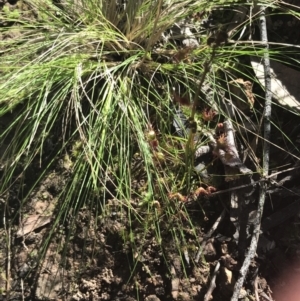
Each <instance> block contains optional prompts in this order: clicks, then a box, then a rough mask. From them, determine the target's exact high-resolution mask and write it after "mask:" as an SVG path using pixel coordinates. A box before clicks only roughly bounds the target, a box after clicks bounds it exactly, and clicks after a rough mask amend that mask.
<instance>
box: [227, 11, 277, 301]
mask: <svg viewBox="0 0 300 301" xmlns="http://www.w3.org/2000/svg"><path fill="white" fill-rule="evenodd" d="M265 9H266V8H265V7H264V6H262V7H261V8H260V34H261V40H262V42H263V44H264V46H265V52H264V58H263V63H264V73H265V89H266V91H265V98H266V99H265V110H264V115H263V118H264V144H263V154H264V157H263V176H264V177H266V176H267V175H268V172H269V154H270V145H269V143H268V142H267V141H269V140H270V132H271V123H270V117H271V102H272V94H271V74H270V59H269V52H268V50H269V46H268V37H267V25H266V17H265ZM266 191H267V183H266V182H263V183H261V185H260V190H259V202H258V208H257V222H256V224H255V225H254V230H253V234H252V239H251V243H250V247H249V250H248V253H247V256H246V258H245V260H244V262H243V265H242V267H241V269H240V275H239V278H238V280H237V282H236V284H235V286H234V291H233V295H232V297H231V301H238V298H239V294H240V291H241V288H242V286H243V283H244V280H245V277H246V275H247V272H248V269H249V266H250V263H251V260H252V259H253V258H254V256H255V253H256V249H257V244H258V238H259V232H260V225H261V217H262V213H263V207H264V203H265V198H266Z"/></svg>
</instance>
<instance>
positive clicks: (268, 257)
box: [0, 1, 300, 301]
mask: <svg viewBox="0 0 300 301" xmlns="http://www.w3.org/2000/svg"><path fill="white" fill-rule="evenodd" d="M0 6H2V10H3V7H8V8H9V10H11V11H13V10H14V9H18V10H20V7H23V6H20V2H18V1H7V2H6V1H0ZM275 22H276V24H275V25H276V26H279V27H276V34H275V31H273V32H271V34H270V36H271V37H272V38H273V39H274V41H275V40H276V41H278V40H279V38H278V37H279V36H280V37H282V36H284V37H285V41H286V42H287V43H291V42H293V43H294V44H299V30H298V29H297V30H296V28H299V20H296V21H293V22H295V23H290V20H285V19H284V18H282V19H280V20H277V19H276V20H274V23H275ZM285 22H286V24H285ZM277 23H278V24H277ZM4 25H5V24H1V26H4ZM286 28H292V29H293V30H286ZM2 38H3V37H2ZM274 116H275V118H276V116H280V121H281V125H280V126H281V129H282V130H283V131H284V132H286V133H289V138H290V139H292V140H293V141H294V143H295V145H296V146H297V147H299V148H300V136H299V134H298V133H299V117H295V116H293V115H290V114H289V113H284V114H282V112H281V111H280V109H279V108H278V109H274ZM8 118H10V117H8ZM5 122H6V120H5V119H2V120H0V124H2V125H3V124H5ZM291 129H293V130H291ZM272 141H273V142H274V143H276V144H278V145H280V146H281V147H282V148H283V150H280V149H278V148H271V158H275V159H274V160H275V161H276V160H277V158H282V162H280V164H277V166H278V165H282V166H286V165H287V164H288V166H289V167H297V166H298V165H299V162H298V161H297V160H296V159H295V158H293V157H292V156H288V155H286V152H285V151H284V148H285V141H284V138H283V137H282V135H281V134H280V133H279V132H278V131H277V130H276V129H274V130H273V132H272ZM0 148H4V145H2V146H1V147H0ZM0 153H1V149H0ZM272 160H273V159H272ZM275 163H278V162H274V164H275ZM283 169H284V168H283ZM283 169H281V170H283ZM39 173H40V170H39V164H38V162H37V164H36V165H34V166H32V167H31V170H30V172H29V174H28V182H29V183H31V182H33V181H34V179H35V178H36V177H37V175H38V174H39ZM70 176H71V173H70V169H69V166H68V164H67V161H66V160H64V158H60V159H59V160H57V163H56V165H55V166H54V167H53V169H52V170H51V172H49V173H48V174H47V175H46V177H45V178H44V180H43V181H42V183H40V184H39V185H38V187H36V188H35V189H34V190H33V191H32V192H31V197H30V202H28V203H26V205H25V206H24V207H22V208H20V204H21V203H22V202H21V201H20V199H19V193H18V191H15V190H14V188H12V190H11V191H10V192H9V193H8V194H7V195H4V196H1V198H0V214H1V221H0V301H1V300H15V301H17V300H28V301H29V300H31V301H41V300H74V301H83V300H93V301H95V300H126V301H135V300H146V301H159V300H161V301H169V300H170V301H171V300H185V301H188V300H206V299H205V295H206V294H207V292H208V290H209V288H211V287H212V286H213V280H214V277H213V275H214V270H215V268H216V266H217V265H218V263H220V265H221V266H220V268H219V271H218V273H217V274H216V279H215V285H216V288H215V289H214V290H213V293H212V299H210V300H216V301H226V300H230V297H231V295H232V292H233V287H234V283H235V280H236V279H237V277H238V271H239V268H240V267H241V263H242V262H241V261H240V260H239V258H238V251H237V246H236V242H235V241H234V240H233V239H232V236H233V234H234V232H235V230H234V226H233V224H232V223H231V221H230V218H229V214H228V212H227V211H226V210H228V206H229V204H228V195H227V194H224V195H221V196H215V197H203V198H202V199H201V202H195V203H189V204H187V205H186V208H185V210H187V211H188V212H189V213H190V217H191V219H192V222H193V227H191V225H190V224H189V222H188V220H186V219H185V218H184V210H183V215H182V216H174V221H172V220H170V221H164V216H163V215H162V216H160V217H159V219H160V222H161V225H163V226H162V227H161V228H160V229H161V233H159V237H160V240H161V242H163V243H159V242H158V241H157V235H155V228H149V229H147V226H146V225H145V224H143V222H141V221H139V220H130V214H129V212H128V211H126V210H124V208H121V207H120V204H119V203H118V202H117V201H116V200H114V199H113V198H111V199H107V200H106V203H105V204H101V205H102V207H101V206H100V205H99V208H100V207H101V211H100V210H99V208H97V207H94V208H89V207H83V208H80V209H78V210H77V209H75V208H77V207H76V206H75V207H74V210H73V211H72V210H70V212H68V213H67V214H66V215H65V216H63V217H61V219H60V220H61V221H63V222H60V223H57V220H56V219H55V218H54V216H57V215H59V212H57V211H56V210H57V209H56V208H57V206H56V205H57V202H58V197H59V194H60V193H61V191H62V189H63V187H64V183H65V182H66V181H67V180H68V177H70ZM299 176H300V172H299V171H298V169H295V170H293V171H287V172H286V173H283V174H280V175H279V176H278V178H277V179H276V183H280V182H282V183H283V185H279V184H276V183H275V182H274V183H270V189H269V193H268V197H267V200H266V206H265V211H264V216H263V224H262V225H263V229H264V233H263V234H262V235H261V236H260V244H259V248H258V250H257V255H256V257H255V260H253V262H252V263H251V265H250V270H249V275H248V277H247V281H246V282H245V285H244V288H243V290H242V292H241V299H242V300H256V301H258V300H276V301H285V300H286V301H297V300H300V299H299V298H300V297H297V296H300V288H299V285H298V284H297V283H299V282H300V197H299V194H300V185H299ZM135 181H136V182H135V183H132V185H137V184H138V183H137V182H139V181H140V179H135ZM141 185H142V184H141ZM7 198H8V199H9V202H7V201H6V200H7ZM99 202H100V201H99ZM7 204H8V205H7ZM133 207H134V208H135V209H136V210H137V211H139V210H140V212H139V213H140V214H141V216H143V214H144V213H143V212H142V209H141V208H140V207H139V206H137V205H136V204H135V205H133ZM223 210H224V218H223V219H222V221H221V222H220V224H219V225H218V227H217V229H216V230H215V231H214V233H213V234H212V235H211V236H210V237H209V238H207V233H208V232H209V230H210V229H211V228H212V226H213V224H214V223H215V222H216V220H217V219H218V218H219V217H220V215H221V214H222V212H223ZM7 212H9V213H10V216H14V218H15V219H14V220H13V222H12V225H11V226H9V225H8V223H7V221H6V219H5V216H6V215H5V214H7ZM16 212H19V213H18V214H14V213H16ZM283 212H284V214H283ZM143 217H144V220H147V218H148V217H147V218H146V217H145V216H143ZM175 220H176V222H175ZM178 220H180V223H181V225H182V229H183V230H182V231H183V234H184V235H183V236H184V237H185V244H184V247H183V246H182V244H181V242H179V241H176V239H175V238H176V237H177V236H176V235H175V234H176V231H177V229H176V228H175V225H177V223H178ZM53 229H54V230H55V231H54V232H53V233H54V235H53V233H52V232H51V231H52V230H53ZM130 229H134V230H135V233H134V239H132V238H131V233H130ZM145 229H146V231H145ZM7 233H9V234H10V235H9V237H10V239H11V241H7V239H8V235H7ZM50 237H51V239H50ZM199 245H201V246H203V252H202V253H201V256H200V259H199V261H198V262H196V260H195V257H196V256H197V254H198V252H199V247H198V246H199ZM41 258H42V261H40V259H41ZM297 298H298V299H297Z"/></svg>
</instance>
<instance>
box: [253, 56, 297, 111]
mask: <svg viewBox="0 0 300 301" xmlns="http://www.w3.org/2000/svg"><path fill="white" fill-rule="evenodd" d="M251 65H252V67H253V70H254V73H255V75H256V77H257V79H258V80H259V82H260V84H261V85H262V86H263V87H264V86H265V76H264V66H263V64H262V59H261V58H256V57H251ZM299 82H300V72H299V71H297V70H295V69H292V68H290V67H287V66H286V65H284V64H281V63H279V62H275V61H273V60H271V92H272V97H273V98H274V99H275V100H276V101H277V102H278V103H279V104H280V105H282V106H285V107H289V108H290V109H291V110H293V111H296V112H298V113H299V112H300V102H299V95H300V85H299Z"/></svg>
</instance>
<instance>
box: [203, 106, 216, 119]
mask: <svg viewBox="0 0 300 301" xmlns="http://www.w3.org/2000/svg"><path fill="white" fill-rule="evenodd" d="M216 115H217V113H216V111H214V110H213V109H211V108H210V109H209V108H205V109H204V110H203V111H202V119H203V120H204V121H212V120H213V119H214V118H215V116H216Z"/></svg>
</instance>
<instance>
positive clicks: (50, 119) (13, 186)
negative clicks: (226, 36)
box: [0, 0, 263, 254]
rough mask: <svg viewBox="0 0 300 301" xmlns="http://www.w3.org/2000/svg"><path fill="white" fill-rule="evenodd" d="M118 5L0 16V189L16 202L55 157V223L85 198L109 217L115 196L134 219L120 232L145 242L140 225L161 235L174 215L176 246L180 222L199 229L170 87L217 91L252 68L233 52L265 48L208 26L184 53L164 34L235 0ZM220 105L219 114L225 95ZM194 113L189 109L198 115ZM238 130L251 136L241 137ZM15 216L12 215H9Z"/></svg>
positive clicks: (35, 8) (189, 152)
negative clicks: (213, 33) (211, 34)
mask: <svg viewBox="0 0 300 301" xmlns="http://www.w3.org/2000/svg"><path fill="white" fill-rule="evenodd" d="M121 2H122V1H111V0H107V1H105V0H103V1H94V0H86V1H67V0H66V1H59V3H58V4H56V5H55V4H53V3H54V1H53V2H52V1H38V0H35V1H28V2H27V1H23V2H22V5H23V6H22V7H20V12H19V14H20V15H21V16H20V15H19V14H18V16H17V17H15V15H14V14H7V18H8V20H6V21H7V24H8V25H7V26H4V27H1V29H0V30H1V34H2V36H8V37H10V38H9V39H2V40H1V41H0V53H1V63H0V66H1V68H0V70H1V78H0V116H1V118H3V120H5V124H4V125H3V129H2V132H1V134H0V137H1V144H2V145H1V153H2V157H1V164H2V171H1V184H0V194H1V195H5V196H6V197H7V201H6V202H7V206H12V204H11V202H12V201H11V199H10V197H9V196H10V195H11V194H12V190H13V191H14V193H16V194H17V197H18V199H19V200H20V204H19V208H22V207H24V206H26V203H27V202H28V201H30V195H31V193H32V191H33V190H34V189H35V188H36V187H37V186H38V185H39V183H40V182H41V181H42V180H43V178H44V177H46V176H47V175H49V173H51V172H53V170H55V169H59V167H58V166H60V168H61V169H60V170H59V172H62V173H64V175H65V176H64V179H65V181H64V183H63V184H62V185H63V187H61V189H60V190H59V195H58V196H57V198H58V200H57V204H56V207H57V208H56V210H55V213H54V214H55V222H54V223H53V231H55V229H56V226H57V225H58V224H60V223H61V222H63V221H64V220H66V219H67V218H68V216H69V214H70V210H71V209H72V212H73V214H74V215H75V216H76V214H77V213H78V212H79V210H81V208H83V207H88V208H90V210H91V212H92V213H93V214H94V216H99V215H101V216H102V217H103V218H104V214H105V213H107V210H108V209H107V208H108V207H109V206H107V204H108V203H109V200H111V199H114V200H116V201H117V202H118V204H119V205H120V210H121V211H122V210H123V211H125V212H126V215H127V216H128V224H129V227H128V229H122V231H121V232H122V233H120V237H121V236H123V238H124V239H125V240H126V241H129V242H130V244H131V247H133V248H134V246H135V245H136V246H138V247H140V245H139V244H136V242H135V240H136V237H135V233H134V228H136V227H139V228H140V229H144V232H143V233H144V237H146V235H147V233H148V232H149V231H150V232H151V233H156V238H157V242H158V243H159V244H163V241H162V233H161V231H162V230H163V229H164V228H162V227H161V225H162V223H164V225H166V224H168V223H169V224H168V226H167V228H168V227H169V228H168V229H170V233H171V234H172V236H173V238H174V241H176V242H177V243H178V246H179V247H178V250H179V251H180V252H183V251H182V250H183V249H182V248H187V247H190V246H188V242H187V241H185V240H186V238H185V234H184V227H186V225H183V224H184V223H185V222H183V220H185V221H187V224H188V227H189V228H190V229H191V231H193V229H194V228H193V221H192V219H191V218H190V217H189V212H188V210H187V209H186V208H185V207H184V206H182V200H181V199H180V197H181V194H185V195H187V194H189V193H190V192H192V191H194V190H195V189H197V188H198V187H199V186H200V184H199V182H197V181H199V179H197V180H191V176H192V174H193V173H194V171H193V167H194V166H193V156H194V154H193V150H195V146H191V143H192V140H193V139H192V137H191V136H190V137H188V138H189V139H185V138H184V137H175V136H172V130H171V125H172V122H173V120H174V110H173V103H172V102H173V98H174V89H173V88H174V87H175V88H177V87H179V86H180V88H181V89H183V90H184V92H183V93H184V95H185V96H184V97H186V98H189V99H192V100H194V103H196V102H198V97H197V95H198V94H199V99H200V93H199V91H200V88H202V85H203V83H204V80H205V81H208V82H210V83H211V85H212V86H213V87H215V88H216V90H217V89H219V90H224V89H225V87H226V85H227V84H226V83H227V82H229V81H230V80H234V79H235V78H236V77H237V76H240V75H241V74H243V72H245V73H244V75H245V76H247V77H249V73H247V71H246V67H245V69H244V71H241V65H242V63H241V62H240V61H239V66H238V67H237V65H236V62H237V58H240V57H245V56H246V55H247V56H248V55H251V54H256V55H262V53H263V52H262V51H261V52H259V50H258V49H256V48H255V49H253V48H251V47H250V46H249V44H241V45H240V44H236V45H235V46H234V47H233V45H232V44H226V45H225V43H224V44H222V43H221V44H220V43H218V42H217V43H215V42H213V43H214V45H211V44H210V43H208V44H210V45H208V44H207V42H206V40H207V36H206V33H205V32H202V33H201V35H200V36H199V37H198V39H199V40H200V41H201V43H200V46H199V47H197V48H195V49H189V50H188V51H186V52H185V51H183V52H180V49H178V46H176V44H175V43H172V42H170V41H169V42H167V43H166V42H164V41H163V40H162V34H163V33H165V32H166V31H167V30H168V29H170V28H171V27H172V26H173V25H174V23H176V22H180V21H182V20H184V18H186V17H189V16H192V15H193V14H195V13H197V12H205V11H207V12H209V11H210V10H211V9H213V8H218V7H221V6H223V7H226V5H229V4H230V5H234V4H235V2H236V1H230V3H228V1H227V3H226V5H225V6H224V4H223V3H221V1H218V3H217V2H216V1H213V2H211V3H207V1H204V2H202V1H191V0H185V1H182V0H174V1H168V0H157V1H151V0H140V1H124V3H121ZM240 5H241V4H240ZM246 73H247V75H246ZM202 76H203V80H202ZM224 83H225V84H224ZM176 93H177V92H176ZM178 93H179V94H180V93H181V92H178ZM181 96H182V95H180V97H181ZM218 101H219V102H218ZM207 105H211V104H207ZM215 105H216V106H217V107H218V110H219V111H220V112H223V113H224V115H226V112H225V111H224V108H223V106H222V101H221V98H218V97H216V104H215ZM195 110H196V106H194V107H193V108H192V110H190V109H189V110H188V112H187V114H190V115H192V117H194V115H195ZM239 112H240V116H239V118H238V119H237V120H234V122H236V123H241V128H244V126H243V124H242V122H243V116H244V115H245V114H244V113H243V111H242V110H240V111H239ZM188 117H189V116H188ZM201 118H202V117H201V115H200V117H199V118H198V122H200V123H201V125H202V126H203V127H206V126H207V125H206V124H205V122H204V121H203V119H201ZM259 118H260V115H259V112H257V119H259ZM255 134H257V133H255ZM257 135H258V134H257ZM243 137H246V136H243ZM241 139H244V143H245V144H247V143H248V139H247V137H246V138H241ZM206 142H207V141H206V140H205V138H203V139H202V142H201V143H203V144H205V143H206ZM252 155H253V158H254V157H255V155H254V154H252ZM191 158H192V159H191ZM255 163H256V164H257V166H256V167H257V170H259V163H258V162H255ZM37 171H38V172H37ZM133 182H140V183H139V185H138V186H139V187H138V188H137V187H134V185H133ZM141 183H142V184H141ZM207 184H209V183H207ZM176 193H180V194H176ZM170 195H171V197H170ZM19 208H17V211H18V213H21V212H20V211H19V210H20V209H19ZM10 218H11V222H12V223H13V222H15V221H16V219H15V215H11V216H10ZM74 220H75V219H74ZM133 224H134V226H132V225H133ZM137 225H138V226H137ZM175 225H176V227H175ZM71 228H72V227H71ZM194 236H195V238H196V233H194ZM195 244H197V243H195ZM139 252H141V250H135V254H136V253H139ZM133 253H134V252H133Z"/></svg>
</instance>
